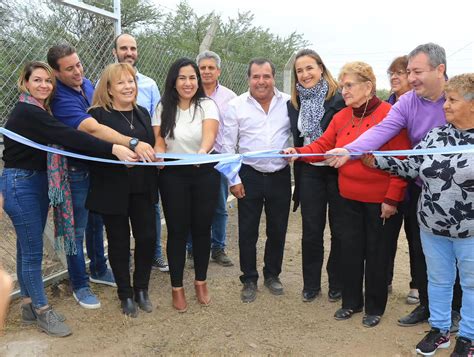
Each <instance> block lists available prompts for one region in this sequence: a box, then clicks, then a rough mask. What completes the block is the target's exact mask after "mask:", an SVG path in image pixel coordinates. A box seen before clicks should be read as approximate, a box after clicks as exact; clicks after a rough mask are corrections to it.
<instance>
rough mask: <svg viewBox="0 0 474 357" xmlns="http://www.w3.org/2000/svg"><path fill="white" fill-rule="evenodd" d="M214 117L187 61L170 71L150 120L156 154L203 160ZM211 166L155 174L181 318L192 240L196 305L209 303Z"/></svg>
mask: <svg viewBox="0 0 474 357" xmlns="http://www.w3.org/2000/svg"><path fill="white" fill-rule="evenodd" d="M218 118H219V115H218V109H217V106H216V104H215V103H214V101H213V100H212V99H209V98H207V97H206V95H205V94H204V90H203V88H202V86H201V77H200V75H199V69H198V67H197V65H196V63H195V62H193V61H192V60H190V59H188V58H180V59H178V60H176V61H175V62H174V63H173V64H172V65H171V67H170V69H169V71H168V75H167V77H166V82H165V90H164V93H163V97H162V98H161V103H160V104H159V105H158V108H157V110H156V112H155V115H154V117H153V123H152V124H153V128H154V132H155V138H156V145H155V151H156V152H167V153H180V154H206V153H210V152H211V151H212V150H213V147H214V141H215V139H216V135H217V130H218V128H219V119H218ZM213 166H214V164H204V165H185V166H169V167H166V168H164V169H163V170H162V171H161V173H160V194H161V197H162V204H163V211H164V214H165V219H166V226H167V228H168V243H167V246H166V251H167V255H168V260H169V267H170V276H171V286H172V296H173V307H174V308H175V309H176V310H178V311H179V312H185V311H186V310H187V307H188V304H187V302H186V298H185V294H184V288H183V270H184V263H185V259H186V240H187V237H188V236H189V234H190V233H191V235H192V237H193V253H194V254H193V255H194V272H195V281H194V286H195V290H196V297H197V300H198V301H199V303H200V304H201V305H204V306H207V305H209V303H210V300H211V299H210V297H209V293H208V291H207V285H206V278H207V267H208V264H209V254H210V248H211V224H212V219H213V215H214V212H215V209H216V205H217V196H218V191H219V180H220V178H219V177H220V176H219V173H218V172H217V171H216V170H215V169H214V167H213Z"/></svg>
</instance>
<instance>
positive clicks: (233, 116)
mask: <svg viewBox="0 0 474 357" xmlns="http://www.w3.org/2000/svg"><path fill="white" fill-rule="evenodd" d="M114 55H115V57H116V59H117V62H118V63H114V64H110V65H109V66H107V67H106V68H105V70H104V72H103V73H102V75H101V77H100V79H99V81H98V83H97V85H96V87H95V88H94V87H93V86H92V84H91V83H90V81H88V80H87V79H86V78H84V76H83V68H82V64H81V62H80V60H79V57H78V55H77V52H76V51H75V49H74V48H73V47H71V46H69V45H58V46H54V47H52V48H51V49H50V50H49V52H48V63H49V65H50V66H48V65H47V64H45V63H43V62H31V63H28V64H27V65H26V66H25V70H24V71H23V73H22V74H21V76H20V79H19V88H20V92H21V95H20V99H19V102H18V104H17V105H16V107H15V108H14V110H13V111H12V113H11V115H10V116H9V119H8V121H7V123H6V125H5V127H6V128H7V129H9V130H12V131H14V132H16V133H18V134H20V135H23V136H25V137H27V138H29V139H31V140H33V141H35V142H38V143H43V144H50V145H62V146H63V147H65V148H66V149H68V150H71V151H76V152H83V153H87V154H90V155H92V156H96V157H103V158H114V157H116V158H117V159H119V160H121V161H128V162H130V165H127V166H125V165H110V164H104V163H100V162H87V163H85V162H84V161H78V160H75V159H67V160H65V159H64V157H58V155H55V154H46V153H45V152H42V151H39V150H36V149H33V148H30V147H27V146H25V145H23V144H20V143H17V142H15V141H13V140H11V139H9V138H5V151H4V161H5V169H4V171H3V185H2V191H3V195H4V197H5V211H6V212H7V214H8V215H9V216H10V218H11V219H12V222H13V224H14V226H15V230H16V232H17V262H18V264H17V274H18V281H19V284H20V288H21V295H22V298H23V304H22V319H23V321H25V322H28V323H36V324H37V325H38V326H39V327H40V328H41V329H42V330H44V331H45V332H47V333H49V334H50V335H54V336H67V335H69V334H70V333H71V330H70V328H69V327H68V326H67V324H66V323H65V317H64V316H63V315H62V314H60V313H58V312H57V311H55V310H53V309H52V307H51V306H50V305H49V304H48V301H47V298H46V295H45V293H44V287H43V283H42V280H41V259H42V238H41V235H42V232H43V229H44V225H45V222H46V214H47V210H48V203H49V201H51V204H52V205H53V206H55V207H54V210H55V224H57V226H58V227H60V228H57V233H61V234H59V235H61V239H62V241H63V245H64V247H65V249H66V253H67V257H68V270H69V274H70V278H71V284H72V287H73V292H74V297H75V299H76V300H77V301H78V302H79V304H81V306H83V307H86V308H97V307H99V306H100V302H99V300H98V298H97V296H95V295H94V294H93V292H92V291H91V289H90V288H89V285H88V281H89V279H90V280H91V281H93V282H98V283H105V284H109V285H116V286H117V292H118V297H119V299H120V301H121V309H122V312H123V313H124V314H126V315H128V316H131V317H136V316H137V315H138V311H139V309H140V310H143V311H146V312H151V311H152V309H153V306H152V302H151V301H150V298H149V295H148V284H149V279H150V272H151V268H152V266H153V265H154V266H156V267H158V268H160V270H163V271H166V270H168V265H167V263H166V259H165V258H164V256H163V254H162V252H161V243H160V238H161V234H160V232H161V223H160V211H159V205H158V200H159V197H160V196H161V200H162V207H163V213H164V216H165V220H166V226H167V231H168V238H167V244H166V253H167V259H168V263H169V272H170V278H171V287H172V289H171V293H172V294H171V295H172V305H173V307H174V308H175V309H176V310H177V311H178V312H185V311H186V310H187V308H188V303H187V299H186V295H185V290H184V287H183V270H184V266H185V261H186V249H187V246H188V249H191V254H189V253H188V257H192V259H193V262H194V272H195V280H194V287H195V294H196V297H197V301H198V302H199V303H200V304H201V305H203V306H208V305H209V304H210V302H211V296H210V293H209V289H208V287H207V283H206V280H207V270H208V264H209V259H210V258H211V259H212V260H215V261H216V262H218V263H219V264H222V265H225V266H229V265H232V261H231V260H230V258H229V257H228V256H227V254H226V252H225V236H226V232H225V227H226V219H227V211H226V201H227V195H228V192H229V190H230V192H231V193H232V194H233V195H234V196H235V197H236V198H237V199H238V223H239V232H238V242H239V262H240V269H241V271H242V275H241V276H240V280H241V282H242V284H243V287H242V290H241V300H242V302H245V303H251V302H253V301H254V300H255V299H256V298H257V292H258V288H257V286H258V285H257V282H258V278H259V272H258V269H257V263H256V262H257V258H256V257H257V241H258V238H259V224H260V218H261V214H262V211H263V209H264V208H265V216H266V236H267V239H266V242H265V252H264V267H263V278H264V285H265V286H266V287H267V288H268V290H269V291H270V292H271V293H272V294H274V295H281V294H283V293H284V287H283V284H282V282H281V280H280V278H279V276H280V273H281V270H282V262H283V255H284V247H285V236H286V232H287V227H288V217H289V212H290V202H291V200H292V199H293V201H294V210H296V209H297V208H298V206H301V216H302V230H303V232H302V271H303V287H302V300H303V301H304V302H311V301H313V300H315V299H316V298H317V297H318V296H319V295H320V294H321V271H322V265H323V260H324V245H323V241H324V239H323V233H324V228H325V226H326V213H327V209H328V217H329V227H330V231H331V246H330V254H329V258H328V263H327V267H326V268H327V272H328V280H329V290H328V298H329V300H330V301H332V302H336V301H339V300H342V306H341V308H339V309H338V310H337V311H336V312H335V314H334V318H335V319H336V320H345V319H348V318H351V317H352V315H353V314H354V313H357V312H361V311H362V310H364V309H365V314H364V317H363V319H362V323H363V325H364V326H366V327H374V326H376V325H378V324H379V322H380V320H381V317H382V315H383V314H384V311H385V308H386V304H387V296H388V293H389V291H390V290H391V284H392V278H393V265H394V259H395V253H396V248H397V239H398V235H399V231H400V228H401V225H402V222H403V221H405V224H404V226H405V232H406V235H407V239H408V243H409V251H410V272H411V282H410V292H409V294H408V296H407V302H409V303H418V302H419V303H420V304H419V306H417V307H416V309H415V310H414V311H413V312H412V313H410V314H409V315H408V316H405V317H402V318H401V319H400V320H399V324H400V325H401V326H413V325H416V324H418V323H421V322H424V321H426V320H427V319H428V318H429V321H430V324H431V326H432V329H431V331H430V332H429V333H428V334H427V336H425V338H424V339H423V340H422V341H421V342H420V343H419V344H418V345H417V351H418V352H419V353H421V354H424V355H431V354H434V352H435V351H436V349H437V348H443V347H448V346H449V334H450V331H451V332H456V330H457V329H458V327H457V325H458V323H459V335H458V339H457V342H456V347H455V351H454V352H453V354H452V355H453V356H470V355H472V354H473V353H474V347H473V345H472V341H473V339H474V314H473V312H472V311H474V310H473V308H474V305H473V304H474V301H473V299H474V291H473V289H474V278H473V274H474V273H473V272H474V269H473V268H474V267H473V266H472V260H470V259H469V256H471V255H472V253H474V249H473V244H474V226H473V223H472V222H474V210H473V208H472V205H471V203H470V202H471V201H472V200H473V197H472V195H473V192H474V189H473V184H472V182H474V177H473V174H472V172H473V171H472V167H473V166H474V159H473V157H472V155H470V154H469V153H466V154H460V153H454V154H453V153H449V154H444V155H443V156H441V158H440V157H439V154H431V153H430V155H421V156H410V157H408V158H403V157H398V158H397V157H379V156H377V157H375V158H374V157H373V156H370V155H363V156H361V154H362V153H366V152H369V151H372V150H382V151H386V150H399V149H410V148H416V149H425V148H428V149H432V148H442V147H446V146H460V145H472V144H474V104H473V100H474V97H473V96H474V75H473V74H472V73H471V74H464V75H460V76H456V77H453V78H452V79H450V80H449V81H448V82H447V75H446V54H445V52H444V49H443V48H442V47H440V46H438V45H436V44H432V43H428V44H424V45H420V46H418V47H417V48H415V49H414V50H413V51H412V52H410V54H408V56H401V57H398V58H396V59H395V60H394V61H393V62H392V64H391V65H390V66H389V68H388V71H387V73H388V75H389V78H390V83H391V86H392V95H391V96H390V98H389V99H388V100H387V101H386V102H384V101H382V100H381V99H379V98H378V97H377V95H376V78H375V75H374V72H373V70H372V68H371V66H370V65H368V64H367V63H364V62H350V63H347V64H345V65H344V66H343V67H342V69H341V71H340V73H339V76H338V79H337V80H336V79H335V78H334V77H333V76H332V75H331V73H330V71H329V70H328V68H327V67H326V65H325V64H324V62H323V60H322V59H321V57H320V56H319V55H318V54H317V53H316V52H315V51H313V50H310V49H303V50H300V51H299V52H298V53H297V54H296V57H295V60H294V65H293V83H292V90H291V95H288V94H285V93H282V92H280V91H278V89H277V88H276V87H275V67H274V65H273V63H272V62H271V61H270V60H269V59H265V58H257V59H253V60H251V61H250V63H249V65H248V72H247V77H248V86H249V90H248V91H247V92H245V93H243V94H241V95H240V96H237V95H236V94H235V93H234V92H232V91H231V90H230V89H228V88H226V87H224V86H223V85H222V84H220V83H219V81H218V78H219V75H220V70H221V60H220V58H219V56H218V55H217V54H216V53H214V52H211V51H205V52H203V53H201V54H199V55H198V56H197V59H196V62H195V61H193V60H191V59H188V58H180V59H178V60H176V61H175V62H174V63H173V64H172V65H171V67H170V68H169V71H168V74H167V77H166V81H165V87H164V90H163V95H162V97H160V92H159V90H158V87H157V85H156V83H155V82H154V81H153V80H152V79H151V78H148V77H146V76H144V75H142V74H140V73H139V72H138V70H137V68H136V67H135V63H136V60H137V57H138V51H137V44H136V41H135V39H134V38H133V37H132V36H130V35H128V34H122V35H120V36H118V37H117V38H116V40H115V46H114ZM54 89H55V94H54V95H53V90H54ZM291 141H292V142H293V146H294V147H291V146H290V143H291ZM260 150H281V152H282V153H284V154H287V156H290V157H289V158H284V157H277V158H251V157H248V156H247V157H245V159H244V162H243V165H242V167H241V169H240V172H239V174H238V175H237V176H235V177H232V178H226V177H225V176H224V175H222V174H220V173H219V172H218V171H216V170H215V169H214V164H201V165H176V166H160V164H159V163H157V164H156V166H139V165H133V163H134V162H138V161H144V162H157V161H162V160H163V159H158V158H156V156H155V154H156V153H171V154H216V153H241V154H243V153H248V152H253V151H260ZM294 154H318V155H313V156H311V155H302V156H298V155H294ZM289 162H294V164H293V170H294V183H295V187H294V192H293V197H292V193H291V169H290V165H289ZM48 185H49V196H48ZM58 189H60V190H61V191H62V192H64V194H63V195H60V196H61V197H56V196H55V192H57V191H58ZM55 190H56V191H55ZM418 201H419V203H418ZM417 218H418V219H417ZM130 223H131V232H130ZM103 225H105V229H106V232H107V240H108V251H109V259H110V265H111V268H112V271H111V272H110V271H109V270H108V269H107V264H106V260H105V258H104V255H103V238H102V231H103ZM86 227H87V229H86ZM420 228H421V229H420ZM131 235H132V236H133V238H132V239H134V243H135V249H134V259H133V261H134V267H133V269H132V270H133V279H132V278H131V276H130V259H131V254H130V244H131V243H130V242H131ZM84 237H85V240H86V246H87V252H88V255H89V258H90V259H91V267H90V272H91V276H90V277H88V276H87V273H86V270H85V263H84V256H83V253H82V252H83V248H82V246H83V241H84ZM101 250H102V251H101ZM425 262H426V263H425ZM456 262H457V269H458V270H459V278H460V279H458V280H457V283H456V284H455V281H456ZM364 280H365V288H364V286H363V284H364ZM453 286H454V297H453ZM461 290H462V294H461ZM428 296H429V297H430V299H429V300H428ZM461 296H462V304H461ZM451 303H453V312H451ZM461 306H462V308H461ZM459 312H460V313H459ZM459 319H460V322H459Z"/></svg>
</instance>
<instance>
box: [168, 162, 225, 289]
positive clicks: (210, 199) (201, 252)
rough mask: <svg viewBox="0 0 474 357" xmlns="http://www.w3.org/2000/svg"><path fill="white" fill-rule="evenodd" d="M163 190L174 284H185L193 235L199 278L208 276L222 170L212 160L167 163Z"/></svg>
mask: <svg viewBox="0 0 474 357" xmlns="http://www.w3.org/2000/svg"><path fill="white" fill-rule="evenodd" d="M159 180H160V194H161V200H162V204H163V213H164V214H165V220H166V227H167V229H168V241H167V245H166V253H167V255H168V263H169V267H170V277H171V286H173V287H182V286H183V270H184V263H185V260H186V240H187V238H188V236H189V234H190V233H191V235H192V237H193V255H194V272H195V279H196V280H200V281H204V280H206V279H207V268H208V265H209V254H210V250H211V224H212V219H213V217H214V212H215V211H216V206H217V198H218V194H219V184H220V174H219V172H217V171H216V170H215V169H214V168H213V165H212V164H206V165H200V166H199V167H197V166H194V165H192V166H191V165H190V166H179V167H166V168H165V169H163V170H162V171H161V172H160V176H159Z"/></svg>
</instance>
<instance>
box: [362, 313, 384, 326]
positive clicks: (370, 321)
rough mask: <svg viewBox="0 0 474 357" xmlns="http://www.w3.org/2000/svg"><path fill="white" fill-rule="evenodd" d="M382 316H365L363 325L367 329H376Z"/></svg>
mask: <svg viewBox="0 0 474 357" xmlns="http://www.w3.org/2000/svg"><path fill="white" fill-rule="evenodd" d="M380 318H381V316H379V315H365V316H364V317H363V318H362V325H364V326H365V327H375V326H377V325H378V324H379V322H380Z"/></svg>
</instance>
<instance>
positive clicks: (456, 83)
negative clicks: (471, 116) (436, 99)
mask: <svg viewBox="0 0 474 357" xmlns="http://www.w3.org/2000/svg"><path fill="white" fill-rule="evenodd" d="M444 90H445V91H446V92H457V93H459V94H460V95H461V96H463V97H464V99H465V100H467V101H472V100H474V73H464V74H459V75H457V76H454V77H452V78H451V79H450V80H449V81H448V83H446V87H445V88H444Z"/></svg>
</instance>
